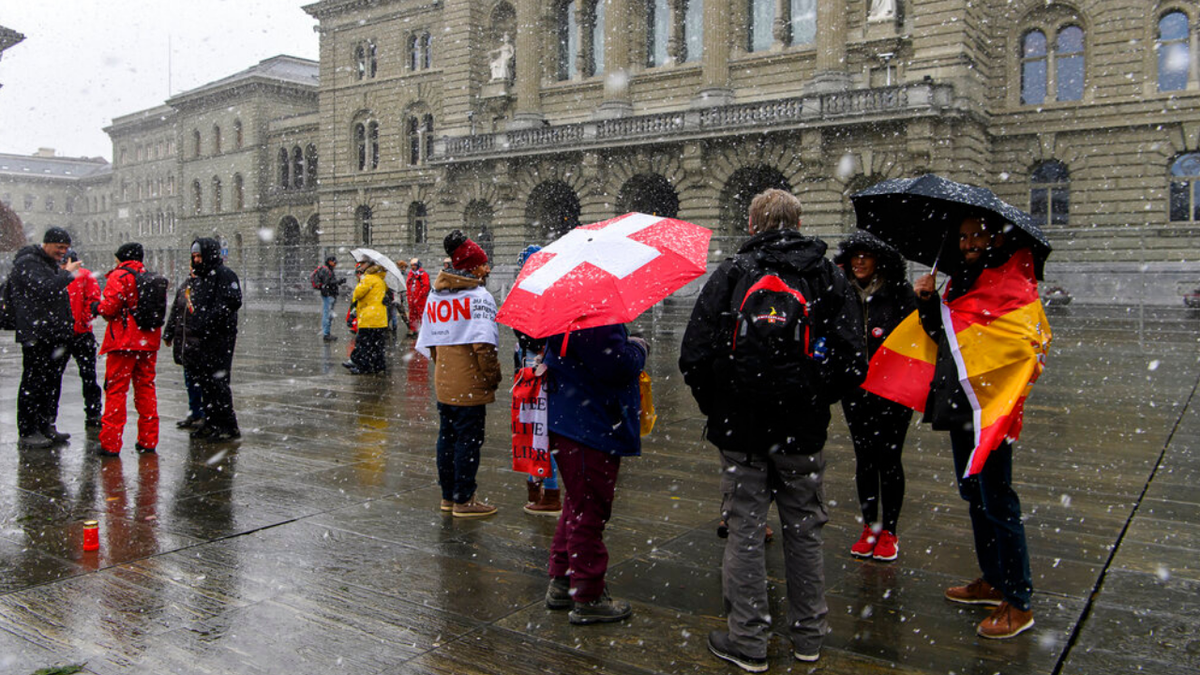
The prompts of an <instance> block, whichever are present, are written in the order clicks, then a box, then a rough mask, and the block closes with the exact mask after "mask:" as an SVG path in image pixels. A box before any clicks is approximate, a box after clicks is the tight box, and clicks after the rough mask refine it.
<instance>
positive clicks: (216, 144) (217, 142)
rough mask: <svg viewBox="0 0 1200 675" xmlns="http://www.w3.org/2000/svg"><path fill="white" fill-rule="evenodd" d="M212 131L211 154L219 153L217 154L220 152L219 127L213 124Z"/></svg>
mask: <svg viewBox="0 0 1200 675" xmlns="http://www.w3.org/2000/svg"><path fill="white" fill-rule="evenodd" d="M212 133H213V137H212V148H213V154H214V155H219V154H221V127H219V126H217V125H215V124H214V125H213V132H212Z"/></svg>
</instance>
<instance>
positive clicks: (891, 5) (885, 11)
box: [867, 0, 896, 23]
mask: <svg viewBox="0 0 1200 675" xmlns="http://www.w3.org/2000/svg"><path fill="white" fill-rule="evenodd" d="M895 20H896V0H871V9H870V10H868V11H867V22H868V23H879V22H883V21H895Z"/></svg>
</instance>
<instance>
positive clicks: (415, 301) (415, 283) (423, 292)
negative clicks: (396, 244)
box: [405, 267, 429, 333]
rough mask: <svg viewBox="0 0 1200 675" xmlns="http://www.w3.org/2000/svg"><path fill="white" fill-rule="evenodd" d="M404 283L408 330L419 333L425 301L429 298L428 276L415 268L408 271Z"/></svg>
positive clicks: (418, 268)
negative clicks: (406, 296) (406, 299)
mask: <svg viewBox="0 0 1200 675" xmlns="http://www.w3.org/2000/svg"><path fill="white" fill-rule="evenodd" d="M405 282H406V283H405V287H406V291H407V293H408V329H409V330H410V331H412V332H414V333H420V332H421V315H423V314H424V313H425V299H426V298H428V297H429V274H428V273H427V272H426V271H425V270H423V269H421V268H420V267H415V268H413V269H411V270H409V271H408V278H407V279H406V280H405Z"/></svg>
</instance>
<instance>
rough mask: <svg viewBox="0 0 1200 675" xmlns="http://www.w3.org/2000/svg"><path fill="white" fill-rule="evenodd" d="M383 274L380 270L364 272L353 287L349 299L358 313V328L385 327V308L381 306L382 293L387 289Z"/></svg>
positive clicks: (386, 320) (386, 319)
mask: <svg viewBox="0 0 1200 675" xmlns="http://www.w3.org/2000/svg"><path fill="white" fill-rule="evenodd" d="M384 274H385V272H383V271H382V270H380V271H379V272H375V273H367V274H364V275H362V279H360V280H359V282H358V285H357V286H355V287H354V296H353V299H352V300H351V301H352V302H353V303H354V307H355V311H356V312H357V313H358V327H359V328H387V325H388V318H387V309H386V308H385V307H384V306H383V294H384V293H385V292H386V291H387V284H386V283H384V281H383V275H384Z"/></svg>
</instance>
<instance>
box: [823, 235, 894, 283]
mask: <svg viewBox="0 0 1200 675" xmlns="http://www.w3.org/2000/svg"><path fill="white" fill-rule="evenodd" d="M855 251H865V252H867V253H870V254H872V255H874V256H875V260H876V271H877V273H878V274H879V275H880V276H881V277H883V278H884V279H886V280H888V281H892V282H896V281H905V279H906V278H907V274H908V265H907V264H906V263H905V262H904V258H903V257H902V256H901V255H900V252H899V251H897V250H896V249H895V248H893V247H892V246H891V245H889V244H888V243H887V242H885V241H883V240H882V239H880V238H879V237H876V236H875V235H873V234H871V233H870V232H867V231H866V230H855V231H854V232H851V233H850V236H849V237H846V238H845V239H843V240H842V241H841V242H839V243H838V254H837V255H835V256H834V257H833V262H834V264H835V265H839V266H841V267H842V268H843V269H845V270H846V276H847V278H849V276H850V270H849V269H846V265H847V264H848V263H849V262H850V254H851V253H853V252H855Z"/></svg>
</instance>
